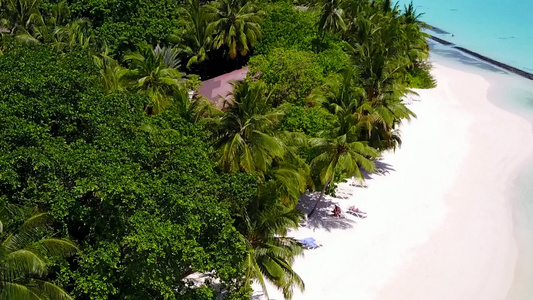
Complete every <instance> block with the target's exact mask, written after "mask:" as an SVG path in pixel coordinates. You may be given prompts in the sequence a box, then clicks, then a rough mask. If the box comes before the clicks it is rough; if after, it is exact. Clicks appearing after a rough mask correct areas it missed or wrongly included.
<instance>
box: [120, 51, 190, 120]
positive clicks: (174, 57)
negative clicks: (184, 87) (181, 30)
mask: <svg viewBox="0 0 533 300" xmlns="http://www.w3.org/2000/svg"><path fill="white" fill-rule="evenodd" d="M124 61H128V62H130V67H129V71H128V72H127V73H126V74H125V75H124V76H123V78H124V79H125V81H126V84H127V86H129V87H130V88H131V89H132V90H134V91H137V92H139V93H142V94H145V95H147V96H148V97H149V98H150V99H151V100H152V103H153V106H148V107H147V108H146V109H147V112H148V113H158V112H161V111H163V110H164V109H165V108H167V107H169V106H170V105H171V103H172V97H173V95H174V93H175V92H176V91H177V90H178V89H179V88H180V87H181V83H182V80H181V73H180V72H179V71H178V67H179V65H180V61H179V59H178V52H177V51H176V50H174V49H170V48H166V47H163V48H161V47H159V46H157V47H156V48H152V47H151V46H150V45H148V44H142V45H140V46H139V51H138V52H135V53H130V54H128V55H126V56H125V57H124Z"/></svg>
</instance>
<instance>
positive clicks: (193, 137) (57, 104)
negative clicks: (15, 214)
mask: <svg viewBox="0 0 533 300" xmlns="http://www.w3.org/2000/svg"><path fill="white" fill-rule="evenodd" d="M0 66H1V67H2V69H4V70H6V69H7V70H10V72H9V73H0V80H2V83H3V84H2V85H1V86H0V95H1V96H0V97H1V101H0V103H1V104H0V117H1V118H2V120H5V123H4V126H2V128H1V129H0V137H1V139H0V149H1V150H2V151H0V153H1V154H0V161H1V163H0V178H1V181H0V187H1V190H2V195H3V196H4V197H7V199H9V200H10V201H11V202H14V203H16V202H20V203H22V204H28V205H34V204H36V205H39V206H41V207H44V208H46V209H49V210H50V212H51V214H52V215H53V216H54V217H55V218H56V219H57V220H58V221H59V222H60V224H63V226H64V227H63V230H65V232H68V233H69V234H70V235H71V236H72V237H73V238H74V239H75V240H77V241H79V242H80V245H81V247H82V249H83V251H82V253H81V254H80V258H79V260H78V261H77V262H76V263H75V264H73V265H72V266H71V267H72V269H71V270H70V271H69V270H63V271H64V272H67V273H68V274H66V275H67V276H69V277H70V278H71V282H73V283H74V284H75V285H74V290H73V294H74V295H77V296H79V297H81V298H91V299H109V298H116V297H119V298H126V299H147V298H150V299H163V298H166V299H174V298H176V299H184V298H183V297H185V299H186V296H183V295H186V294H187V293H189V289H190V288H189V287H188V285H187V284H186V283H185V281H183V278H184V277H185V276H187V275H188V274H190V273H192V272H195V271H198V272H212V273H211V274H212V276H213V277H215V278H219V279H220V280H221V282H222V284H223V285H228V286H229V288H228V290H235V291H237V290H240V287H241V286H244V285H246V284H247V283H246V282H243V281H242V280H240V278H242V276H243V271H242V269H241V268H240V267H239V266H240V265H241V264H242V261H243V258H244V257H245V253H246V247H245V244H244V243H243V241H242V239H241V236H240V235H239V233H238V232H237V231H236V229H235V228H234V226H233V220H232V219H231V218H230V214H229V211H228V209H227V208H226V206H225V205H222V204H221V203H224V202H225V200H223V199H221V198H222V197H224V195H226V194H227V193H226V192H223V191H221V190H220V189H219V188H218V186H220V180H221V178H220V176H219V175H217V174H216V173H215V171H214V167H215V165H214V164H213V163H212V162H211V161H210V159H209V157H210V156H209V147H208V145H207V144H206V142H205V138H206V134H205V132H204V129H203V128H201V127H198V126H195V125H192V124H191V123H188V122H186V121H184V120H183V119H182V118H181V117H180V116H179V114H178V113H177V112H175V111H173V110H172V109H169V110H167V111H165V112H164V113H161V114H159V115H158V116H155V117H148V116H146V115H145V112H144V106H145V105H146V103H147V101H148V99H147V98H145V96H142V95H138V94H130V93H118V92H117V93H112V94H110V95H104V94H103V92H102V91H101V90H102V87H101V86H100V85H99V83H98V80H97V79H98V74H97V73H96V70H95V69H94V66H93V65H92V62H91V60H90V59H89V58H88V57H87V56H86V55H85V54H80V53H74V52H73V53H69V54H66V55H63V56H57V55H55V54H53V53H52V51H51V50H49V49H47V48H44V47H38V48H35V49H27V48H20V47H14V48H12V49H10V50H9V51H8V52H6V53H5V54H3V55H2V56H0ZM102 220H105V222H103V221H102ZM62 276H63V277H64V276H65V275H62Z"/></svg>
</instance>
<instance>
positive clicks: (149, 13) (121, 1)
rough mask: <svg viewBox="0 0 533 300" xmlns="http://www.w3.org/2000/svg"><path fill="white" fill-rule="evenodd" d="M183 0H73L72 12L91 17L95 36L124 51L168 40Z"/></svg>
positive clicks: (112, 47) (78, 15)
mask: <svg viewBox="0 0 533 300" xmlns="http://www.w3.org/2000/svg"><path fill="white" fill-rule="evenodd" d="M178 3H179V1H172V0H150V1H142V0H109V1H108V0H71V1H69V4H70V9H71V11H72V15H73V17H75V18H87V19H89V20H90V21H91V22H92V24H93V27H94V33H95V36H96V37H97V38H98V39H99V40H105V41H107V44H108V46H109V47H110V49H111V50H112V51H115V50H117V51H118V53H119V54H120V53H124V52H125V51H127V50H134V49H135V47H134V46H135V45H137V44H139V43H141V42H145V41H146V42H148V43H149V44H152V45H155V44H157V43H164V42H165V41H166V40H167V38H168V37H169V36H170V34H172V32H173V29H174V27H175V25H174V22H175V20H176V19H177V18H178V7H179V4H178Z"/></svg>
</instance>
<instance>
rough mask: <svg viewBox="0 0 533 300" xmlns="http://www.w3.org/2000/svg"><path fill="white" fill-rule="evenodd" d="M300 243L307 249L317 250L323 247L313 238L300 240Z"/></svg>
mask: <svg viewBox="0 0 533 300" xmlns="http://www.w3.org/2000/svg"><path fill="white" fill-rule="evenodd" d="M298 242H300V244H302V246H303V247H304V248H305V249H316V248H318V247H320V246H322V245H320V244H317V243H316V240H315V239H314V238H312V237H308V238H305V239H301V240H298Z"/></svg>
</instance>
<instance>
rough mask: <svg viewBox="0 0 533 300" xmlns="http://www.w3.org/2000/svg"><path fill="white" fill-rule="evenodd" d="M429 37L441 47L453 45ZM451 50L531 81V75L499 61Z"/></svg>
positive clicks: (473, 53) (469, 52)
mask: <svg viewBox="0 0 533 300" xmlns="http://www.w3.org/2000/svg"><path fill="white" fill-rule="evenodd" d="M430 37H431V39H432V40H434V41H437V42H439V43H441V44H442V45H445V46H450V45H453V43H450V42H448V41H446V40H443V39H440V38H438V37H435V36H432V35H430ZM453 48H454V49H457V50H459V51H461V52H463V53H466V54H468V55H470V56H473V57H475V58H477V59H479V60H481V61H484V62H487V63H489V64H491V65H494V66H497V67H500V68H502V69H504V70H507V71H509V72H511V73H514V74H516V75H519V76H522V77H524V78H527V79H529V80H533V74H532V73H528V72H526V71H523V70H520V69H517V68H515V67H512V66H510V65H508V64H504V63H502V62H499V61H497V60H494V59H492V58H489V57H486V56H484V55H481V54H479V53H476V52H474V51H470V50H468V49H466V48H463V47H459V46H453Z"/></svg>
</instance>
